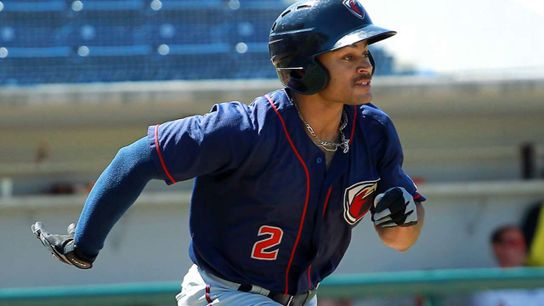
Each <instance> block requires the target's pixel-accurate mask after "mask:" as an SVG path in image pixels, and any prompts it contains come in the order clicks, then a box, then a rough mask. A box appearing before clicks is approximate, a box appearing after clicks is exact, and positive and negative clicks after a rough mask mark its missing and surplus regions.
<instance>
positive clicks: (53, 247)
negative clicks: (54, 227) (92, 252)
mask: <svg viewBox="0 0 544 306" xmlns="http://www.w3.org/2000/svg"><path fill="white" fill-rule="evenodd" d="M30 228H31V229H32V232H33V233H34V235H36V238H38V239H39V240H40V241H41V242H42V244H43V245H44V246H45V247H46V248H47V250H48V251H49V252H51V254H53V256H54V257H56V258H57V259H58V260H60V261H62V262H64V263H65V264H69V265H72V266H75V267H77V268H80V269H90V268H92V266H93V261H94V258H87V257H85V256H83V255H82V254H80V253H79V252H78V251H77V249H76V247H75V244H74V232H75V229H76V226H75V224H74V223H72V224H70V225H69V226H68V234H67V235H55V234H49V233H48V232H47V231H45V229H44V228H43V225H42V223H41V222H36V223H34V224H32V226H31V227H30Z"/></svg>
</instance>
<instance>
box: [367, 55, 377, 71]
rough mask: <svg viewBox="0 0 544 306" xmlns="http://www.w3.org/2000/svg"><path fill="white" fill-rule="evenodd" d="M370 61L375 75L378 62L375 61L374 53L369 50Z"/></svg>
mask: <svg viewBox="0 0 544 306" xmlns="http://www.w3.org/2000/svg"><path fill="white" fill-rule="evenodd" d="M368 60H369V61H370V64H371V65H372V74H371V75H374V72H375V71H376V62H375V61H374V57H373V56H372V53H371V52H370V50H368Z"/></svg>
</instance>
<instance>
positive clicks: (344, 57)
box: [342, 54, 353, 62]
mask: <svg viewBox="0 0 544 306" xmlns="http://www.w3.org/2000/svg"><path fill="white" fill-rule="evenodd" d="M342 60H344V61H346V62H351V61H352V60H353V55H351V54H348V55H344V56H343V57H342Z"/></svg>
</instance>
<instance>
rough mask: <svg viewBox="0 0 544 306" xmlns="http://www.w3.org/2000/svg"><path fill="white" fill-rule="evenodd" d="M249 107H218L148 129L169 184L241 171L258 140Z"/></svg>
mask: <svg viewBox="0 0 544 306" xmlns="http://www.w3.org/2000/svg"><path fill="white" fill-rule="evenodd" d="M254 136H255V133H254V122H253V120H252V115H251V113H250V110H249V107H248V106H246V105H244V104H242V103H239V102H229V103H222V104H217V105H215V106H214V107H213V108H212V110H211V111H210V112H209V113H207V114H205V115H196V116H191V117H186V118H183V119H179V120H175V121H170V122H166V123H163V124H159V125H154V126H150V127H149V128H148V140H149V141H150V143H151V147H152V148H153V150H154V151H155V154H153V161H154V163H155V166H156V167H157V168H158V169H159V171H160V172H161V173H162V174H163V179H164V180H165V181H166V183H167V184H174V183H176V182H178V181H182V180H186V179H190V178H194V177H197V176H201V175H208V174H218V173H221V172H222V171H228V170H230V169H235V168H237V167H238V166H239V165H240V164H241V163H242V162H243V161H244V159H245V157H246V156H247V154H249V152H250V150H251V148H252V144H253V142H254V139H255V137H254Z"/></svg>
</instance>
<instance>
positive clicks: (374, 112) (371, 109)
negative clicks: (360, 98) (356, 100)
mask: <svg viewBox="0 0 544 306" xmlns="http://www.w3.org/2000/svg"><path fill="white" fill-rule="evenodd" d="M358 110H359V114H360V115H361V116H362V118H363V120H361V122H363V123H364V124H373V125H378V126H382V127H387V126H389V125H390V124H391V118H390V117H389V115H388V114H387V113H386V112H385V111H383V110H382V109H380V108H379V107H378V106H376V105H375V104H372V103H366V104H363V105H360V106H359V107H358Z"/></svg>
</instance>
